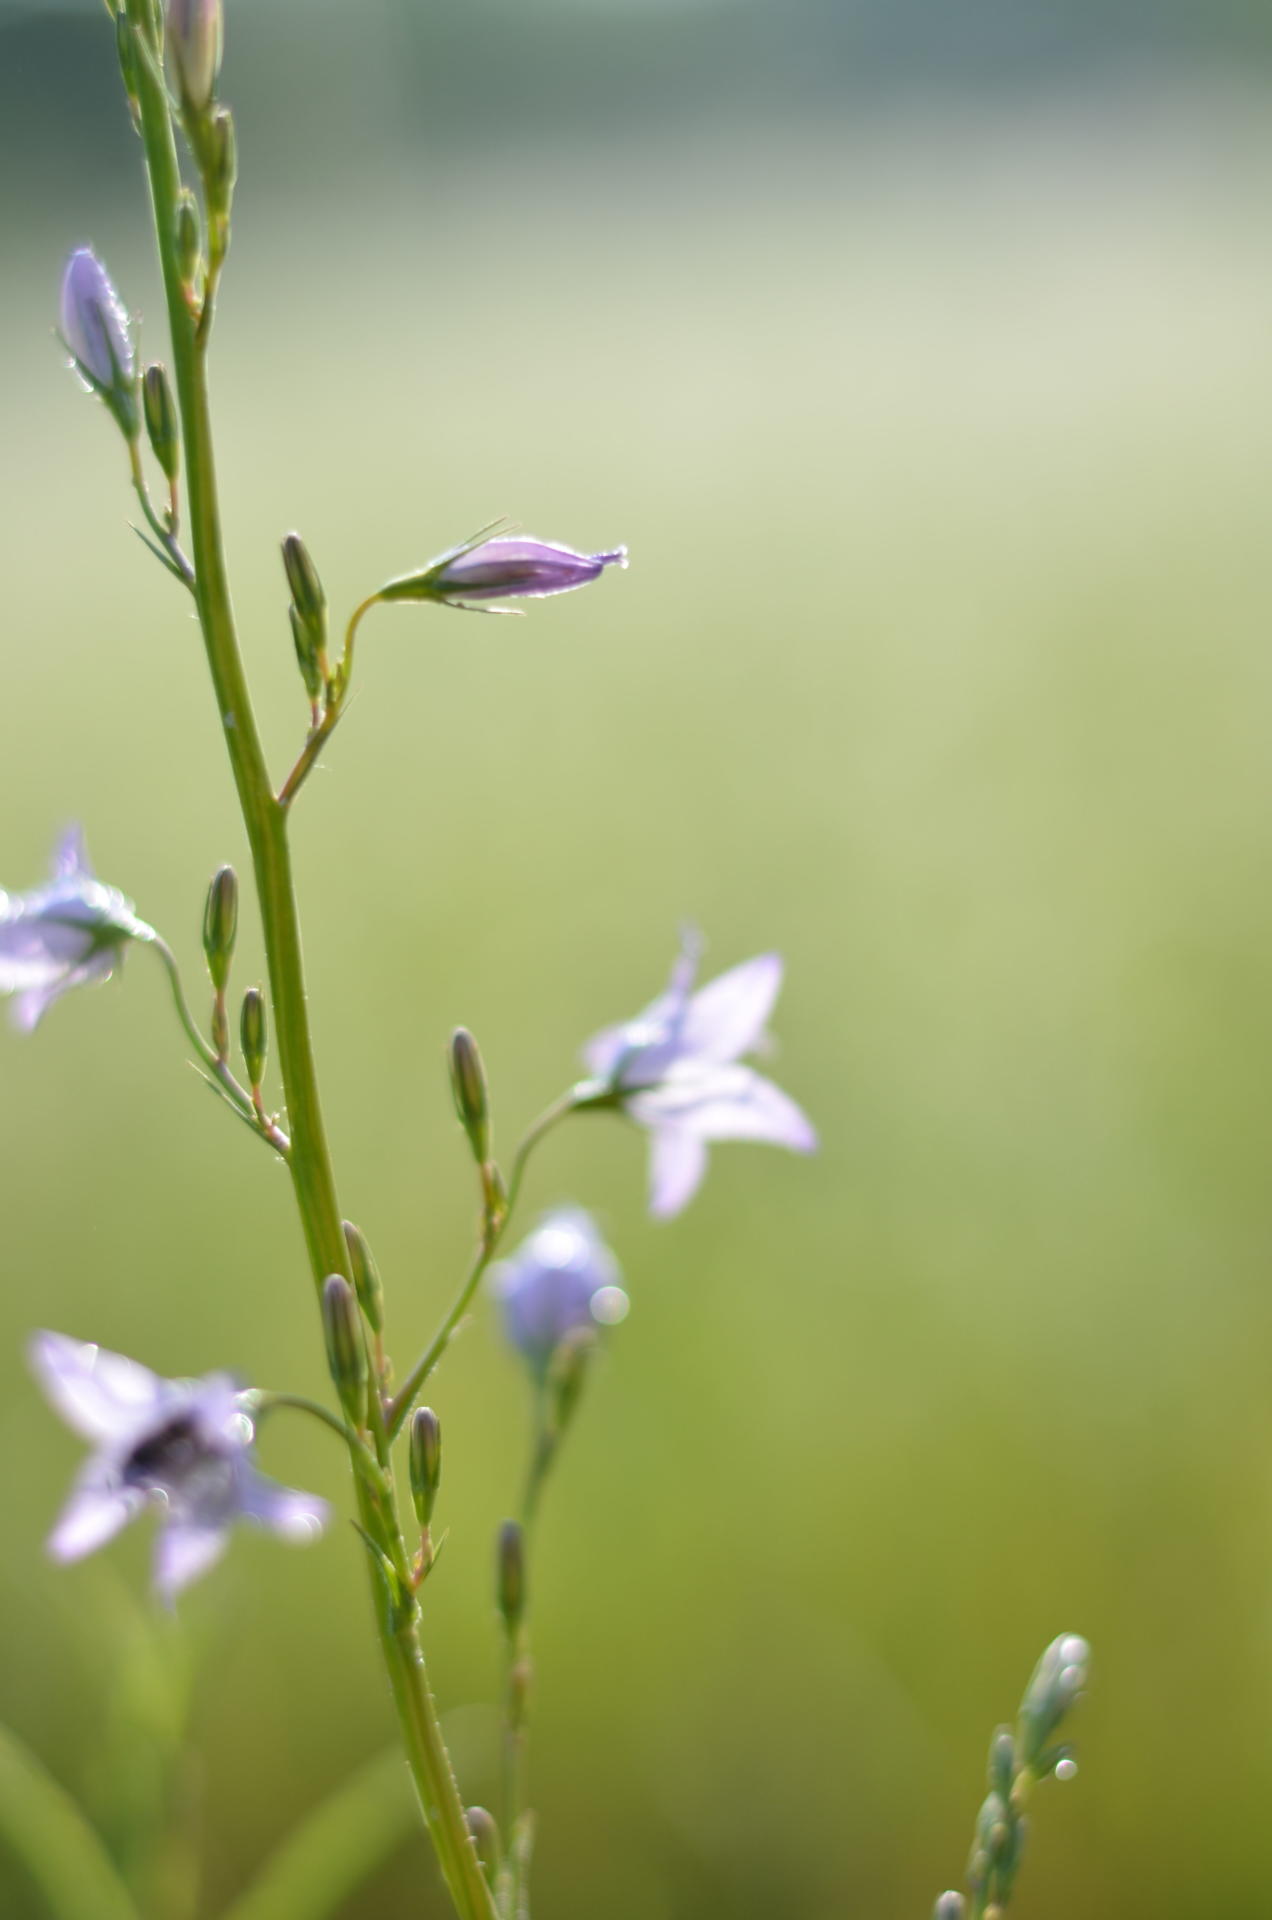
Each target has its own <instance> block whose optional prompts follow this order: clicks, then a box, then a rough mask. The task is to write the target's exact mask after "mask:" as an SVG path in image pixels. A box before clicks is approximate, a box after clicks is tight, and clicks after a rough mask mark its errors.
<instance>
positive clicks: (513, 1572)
mask: <svg viewBox="0 0 1272 1920" xmlns="http://www.w3.org/2000/svg"><path fill="white" fill-rule="evenodd" d="M495 1603H496V1605H497V1606H498V1608H499V1614H500V1618H501V1619H502V1620H503V1623H504V1626H505V1628H506V1629H507V1631H508V1633H509V1634H514V1633H515V1632H516V1631H517V1628H518V1627H519V1626H520V1624H521V1620H522V1616H523V1615H524V1613H525V1610H526V1538H525V1534H524V1532H523V1531H522V1529H521V1528H520V1526H518V1524H517V1522H516V1521H515V1520H505V1521H504V1523H503V1525H502V1527H500V1529H499V1538H498V1542H497V1544H496V1549H495Z"/></svg>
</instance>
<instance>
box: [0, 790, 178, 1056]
mask: <svg viewBox="0 0 1272 1920" xmlns="http://www.w3.org/2000/svg"><path fill="white" fill-rule="evenodd" d="M156 938H157V936H156V934H155V930H154V928H153V927H150V926H147V924H146V922H145V921H144V920H139V919H138V917H137V915H136V913H135V911H134V909H133V904H132V901H131V900H127V899H125V897H124V895H123V894H122V893H121V892H120V891H119V889H118V888H117V887H108V886H106V885H105V884H104V883H103V882H102V881H100V880H98V879H97V878H96V877H95V876H94V874H93V870H92V868H91V867H90V866H89V864H88V855H87V853H86V851H85V847H84V836H83V833H82V832H81V830H80V829H79V828H78V827H71V828H70V829H69V830H68V832H67V833H65V834H64V835H63V837H62V839H61V840H60V841H59V842H58V846H57V850H56V852H55V854H54V856H53V871H52V876H51V878H50V879H49V881H48V883H47V884H46V885H45V886H43V887H34V888H32V889H31V890H30V891H29V892H27V893H4V892H2V891H0V993H7V994H13V995H14V996H15V998H14V1002H13V1020H14V1024H15V1025H16V1026H18V1027H20V1028H22V1029H23V1031H24V1032H30V1030H31V1029H32V1028H33V1027H35V1026H37V1025H38V1024H39V1022H40V1021H41V1020H42V1019H43V1018H44V1015H45V1014H46V1013H47V1012H48V1010H49V1008H50V1007H51V1006H52V1005H53V1002H54V1001H55V1000H59V999H60V998H61V997H62V995H63V994H64V993H69V992H70V990H71V988H72V987H85V986H93V985H95V984H97V983H98V982H100V981H103V980H109V978H110V976H111V974H112V973H113V972H114V971H115V969H116V967H118V966H119V965H120V963H121V961H122V959H123V953H124V948H125V947H126V946H127V945H128V942H129V941H130V940H143V941H153V940H155V939H156Z"/></svg>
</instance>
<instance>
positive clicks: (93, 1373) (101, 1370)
mask: <svg viewBox="0 0 1272 1920" xmlns="http://www.w3.org/2000/svg"><path fill="white" fill-rule="evenodd" d="M28 1356H29V1358H30V1362H31V1367H32V1370H33V1371H34V1373H35V1376H36V1379H37V1380H38V1381H39V1383H40V1385H41V1386H42V1387H43V1389H44V1391H45V1393H46V1395H47V1396H48V1398H49V1400H50V1401H51V1402H52V1404H53V1406H54V1407H55V1408H56V1409H57V1411H58V1412H59V1413H60V1414H61V1416H62V1418H63V1420H65V1421H66V1423H67V1425H68V1426H69V1427H73V1428H74V1429H75V1431H76V1433H78V1434H82V1435H83V1437H84V1439H85V1440H93V1441H97V1442H101V1441H121V1440H124V1441H126V1440H131V1439H132V1437H133V1435H134V1434H135V1433H136V1430H137V1427H138V1424H139V1423H140V1422H144V1421H145V1420H147V1419H148V1418H153V1416H154V1413H155V1410H156V1409H157V1408H158V1407H159V1406H160V1405H161V1403H162V1402H164V1401H165V1400H167V1399H168V1398H169V1390H168V1383H167V1382H165V1381H163V1380H161V1379H160V1378H159V1376H158V1374H154V1373H151V1371H150V1369H149V1368H148V1367H143V1366H139V1365H138V1363H137V1362H136V1361H135V1360H126V1359H125V1358H124V1356H123V1354H122V1353H110V1352H108V1351H107V1350H106V1348H105V1347H98V1346H94V1345H93V1344H92V1343H91V1342H89V1341H82V1340H70V1339H68V1338H67V1336H66V1335H65V1334H64V1333H37V1334H36V1335H35V1336H34V1338H33V1339H32V1341H31V1344H30V1347H29V1349H28Z"/></svg>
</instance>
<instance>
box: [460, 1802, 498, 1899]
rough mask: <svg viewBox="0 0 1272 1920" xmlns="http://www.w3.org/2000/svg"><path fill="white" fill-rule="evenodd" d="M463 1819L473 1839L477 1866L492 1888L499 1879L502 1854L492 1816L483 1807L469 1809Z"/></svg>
mask: <svg viewBox="0 0 1272 1920" xmlns="http://www.w3.org/2000/svg"><path fill="white" fill-rule="evenodd" d="M464 1818H465V1820H466V1821H467V1822H468V1831H469V1833H471V1835H472V1837H473V1846H474V1847H475V1848H476V1851H477V1864H478V1866H479V1867H480V1868H481V1870H482V1873H483V1874H484V1875H485V1877H486V1880H487V1881H488V1883H489V1884H490V1886H492V1887H493V1886H494V1884H495V1882H496V1881H497V1880H498V1878H499V1868H500V1865H501V1860H502V1853H503V1849H502V1848H501V1846H500V1844H499V1828H498V1827H497V1826H496V1824H495V1818H494V1815H493V1814H490V1813H487V1811H486V1809H485V1807H469V1809H468V1811H467V1813H466V1814H465V1815H464Z"/></svg>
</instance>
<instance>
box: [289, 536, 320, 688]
mask: <svg viewBox="0 0 1272 1920" xmlns="http://www.w3.org/2000/svg"><path fill="white" fill-rule="evenodd" d="M283 570H284V572H285V573H286V575H287V584H288V586H289V587H290V588H291V597H292V605H293V606H294V607H295V609H296V613H297V616H298V617H299V620H300V623H301V625H302V626H303V628H304V629H305V632H306V633H307V634H308V636H309V641H310V649H311V651H312V653H313V654H314V655H315V656H317V655H318V654H320V653H323V652H325V651H326V646H327V595H326V593H325V591H324V590H323V584H322V581H321V579H320V578H319V574H318V569H317V567H316V566H315V565H314V563H313V559H312V557H311V555H310V552H309V549H308V547H307V546H306V545H305V543H304V541H303V540H302V539H301V537H300V535H299V534H298V533H289V534H288V535H287V538H286V539H285V540H284V541H283ZM294 630H295V629H294V628H293V631H294ZM296 650H297V653H299V651H300V643H299V641H297V647H296ZM301 672H302V673H303V672H304V666H303V665H302V667H301Z"/></svg>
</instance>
